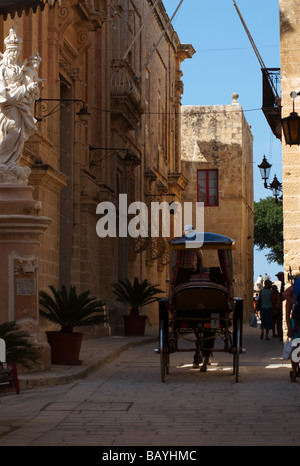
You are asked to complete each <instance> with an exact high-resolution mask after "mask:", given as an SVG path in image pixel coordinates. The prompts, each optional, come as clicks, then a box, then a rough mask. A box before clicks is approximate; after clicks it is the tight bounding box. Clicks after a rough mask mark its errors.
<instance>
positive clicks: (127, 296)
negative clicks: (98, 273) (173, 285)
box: [112, 277, 163, 314]
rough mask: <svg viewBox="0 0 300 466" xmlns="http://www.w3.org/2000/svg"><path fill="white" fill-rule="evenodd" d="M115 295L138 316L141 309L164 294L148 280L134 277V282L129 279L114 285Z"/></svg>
mask: <svg viewBox="0 0 300 466" xmlns="http://www.w3.org/2000/svg"><path fill="white" fill-rule="evenodd" d="M112 287H113V293H114V294H115V295H116V297H117V301H119V302H122V303H124V304H127V305H128V306H130V307H131V313H134V314H138V313H139V312H138V310H139V308H141V307H143V306H146V305H147V304H151V303H153V302H155V301H157V300H158V299H159V297H158V296H157V295H158V294H160V293H163V291H162V290H161V289H159V288H158V285H151V284H150V283H149V282H148V280H147V279H144V280H143V281H140V280H139V279H138V277H134V279H133V282H131V281H130V280H129V279H128V278H125V279H124V280H119V281H118V282H117V283H113V284H112Z"/></svg>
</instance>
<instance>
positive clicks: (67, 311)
mask: <svg viewBox="0 0 300 466" xmlns="http://www.w3.org/2000/svg"><path fill="white" fill-rule="evenodd" d="M49 288H50V290H51V291H52V295H50V294H49V293H47V292H46V291H40V314H41V315H42V316H43V317H45V318H46V319H48V320H49V321H50V322H53V323H55V324H58V325H60V330H59V331H47V332H46V335H47V340H48V343H49V345H50V347H51V362H52V364H65V365H76V364H80V361H79V354H80V349H81V344H82V339H83V333H82V332H74V328H75V327H84V326H89V325H97V324H100V323H102V322H104V321H105V320H106V318H105V316H104V303H103V302H102V301H101V300H97V298H91V297H90V291H89V290H87V291H84V292H82V293H80V294H77V291H76V287H75V286H70V288H69V291H68V290H67V289H66V287H65V286H64V285H63V286H62V287H61V288H60V289H58V290H57V289H56V288H55V287H54V286H52V285H50V286H49Z"/></svg>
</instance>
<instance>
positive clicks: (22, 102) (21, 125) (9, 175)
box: [0, 29, 41, 184]
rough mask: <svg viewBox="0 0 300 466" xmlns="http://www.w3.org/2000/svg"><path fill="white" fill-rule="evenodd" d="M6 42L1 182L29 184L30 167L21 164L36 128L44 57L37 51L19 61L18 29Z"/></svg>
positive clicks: (0, 71) (1, 67)
mask: <svg viewBox="0 0 300 466" xmlns="http://www.w3.org/2000/svg"><path fill="white" fill-rule="evenodd" d="M4 43H5V52H4V54H1V57H0V183H2V184H3V183H5V184H6V183H17V184H27V182H28V175H29V173H30V168H29V167H21V166H20V165H19V161H20V158H21V154H22V149H23V146H24V142H25V141H26V140H27V139H28V138H29V136H31V135H32V134H33V133H34V132H35V130H36V128H35V123H36V121H35V118H34V115H33V112H34V101H35V99H38V98H39V95H40V94H39V92H40V90H39V83H40V81H41V80H40V79H39V78H38V75H37V70H38V67H39V64H40V61H41V58H40V56H39V54H38V53H36V54H34V55H33V56H31V57H30V59H29V62H27V60H25V62H24V64H23V66H22V65H20V64H19V63H18V62H17V60H18V57H19V54H20V49H21V44H22V40H21V38H20V37H18V36H17V35H16V32H15V31H14V29H10V31H9V35H8V36H7V37H6V39H5V40H4Z"/></svg>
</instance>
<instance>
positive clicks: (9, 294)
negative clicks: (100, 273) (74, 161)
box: [0, 184, 51, 370]
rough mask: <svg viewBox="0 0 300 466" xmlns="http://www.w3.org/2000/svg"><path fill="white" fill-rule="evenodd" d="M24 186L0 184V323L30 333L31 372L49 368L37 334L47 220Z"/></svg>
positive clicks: (44, 345) (46, 351)
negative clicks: (42, 244) (34, 358)
mask: <svg viewBox="0 0 300 466" xmlns="http://www.w3.org/2000/svg"><path fill="white" fill-rule="evenodd" d="M32 192H33V188H32V187H31V186H27V185H11V184H2V185H0V255H1V261H0V271H1V280H0V296H1V306H0V323H3V322H7V321H15V322H16V323H17V324H18V325H19V326H20V328H21V329H22V330H25V331H27V332H29V333H30V335H31V339H30V341H31V342H32V343H33V345H34V346H35V347H36V348H37V349H38V352H39V354H40V359H39V360H38V362H37V364H36V365H35V367H34V368H33V369H34V370H47V369H49V367H50V348H49V345H48V343H47V342H46V341H45V339H44V338H43V336H42V335H41V333H40V331H39V304H38V300H39V280H38V278H39V274H38V271H39V263H38V257H39V256H38V250H39V238H40V235H41V234H42V233H43V232H44V231H45V230H46V228H48V226H49V224H50V222H51V220H50V219H49V218H47V217H42V216H39V211H40V203H39V202H38V201H35V200H34V199H33V197H32Z"/></svg>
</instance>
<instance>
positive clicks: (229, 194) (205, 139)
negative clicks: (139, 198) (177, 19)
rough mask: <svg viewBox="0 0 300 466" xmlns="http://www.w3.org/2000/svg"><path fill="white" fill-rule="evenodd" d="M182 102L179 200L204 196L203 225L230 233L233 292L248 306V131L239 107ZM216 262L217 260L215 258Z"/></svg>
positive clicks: (250, 230)
mask: <svg viewBox="0 0 300 466" xmlns="http://www.w3.org/2000/svg"><path fill="white" fill-rule="evenodd" d="M233 97H234V100H233V102H232V104H231V105H214V106H186V107H185V106H184V107H182V131H181V138H182V142H181V144H182V148H181V152H182V172H183V175H184V176H185V177H186V178H187V179H188V180H189V184H188V185H187V187H186V189H185V191H184V193H183V195H182V200H183V201H190V202H196V201H199V202H204V230H205V231H208V232H213V233H218V234H221V235H225V236H228V237H230V238H233V239H234V240H235V241H236V249H235V250H234V251H233V267H234V277H235V283H234V293H235V296H238V297H241V298H243V300H244V303H245V304H244V305H245V318H246V316H247V315H248V314H247V311H249V310H250V309H251V308H252V294H253V290H252V277H253V222H254V211H253V168H252V167H253V137H252V133H251V129H250V126H249V125H248V123H247V121H246V119H245V116H244V113H243V110H242V107H241V106H240V105H239V103H238V102H237V98H238V96H237V94H233ZM215 265H217V264H215Z"/></svg>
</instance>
